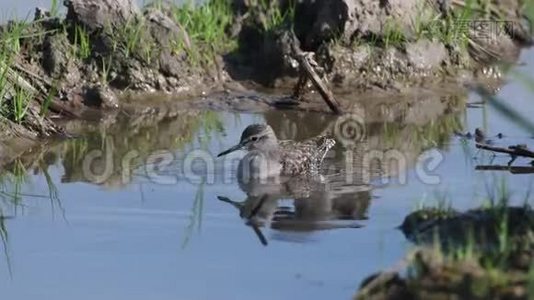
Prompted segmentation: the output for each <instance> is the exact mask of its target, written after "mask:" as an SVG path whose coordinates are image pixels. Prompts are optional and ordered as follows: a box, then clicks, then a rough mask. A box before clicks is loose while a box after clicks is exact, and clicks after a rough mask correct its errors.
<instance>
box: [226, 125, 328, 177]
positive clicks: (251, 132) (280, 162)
mask: <svg viewBox="0 0 534 300" xmlns="http://www.w3.org/2000/svg"><path fill="white" fill-rule="evenodd" d="M334 144H335V141H334V140H333V139H331V138H328V137H325V136H317V137H314V138H311V139H308V140H305V141H303V142H295V141H291V140H280V141H279V140H278V139H277V138H276V135H275V134H274V131H273V129H272V128H271V126H269V125H266V124H252V125H249V126H248V127H247V128H246V129H245V130H244V131H243V133H242V134H241V140H240V141H239V144H237V145H235V146H233V147H231V148H230V149H228V150H226V151H223V152H221V153H219V155H217V157H220V156H223V155H226V154H228V153H231V152H234V151H236V150H241V149H243V150H246V151H247V152H248V153H247V154H246V155H245V156H244V157H243V159H241V161H240V162H239V168H238V177H239V178H251V179H257V178H268V177H273V176H278V175H282V176H296V175H304V174H310V173H314V172H317V171H318V170H319V168H320V166H321V164H322V161H323V160H324V158H325V156H326V154H327V152H328V151H329V150H330V148H332V147H333V146H334ZM247 176H248V177H247Z"/></svg>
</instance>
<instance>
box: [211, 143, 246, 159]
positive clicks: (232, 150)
mask: <svg viewBox="0 0 534 300" xmlns="http://www.w3.org/2000/svg"><path fill="white" fill-rule="evenodd" d="M243 146H244V145H243V144H237V145H235V146H233V147H232V148H230V149H228V150H225V151H223V152H221V153H219V154H218V155H217V157H221V156H223V155H226V154H228V153H231V152H234V151H237V150H241V149H242V148H243Z"/></svg>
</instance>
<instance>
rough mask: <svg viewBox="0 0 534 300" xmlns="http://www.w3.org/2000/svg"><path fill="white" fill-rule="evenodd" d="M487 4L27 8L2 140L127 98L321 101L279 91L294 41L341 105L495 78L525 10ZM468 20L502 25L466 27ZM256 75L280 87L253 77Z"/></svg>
mask: <svg viewBox="0 0 534 300" xmlns="http://www.w3.org/2000/svg"><path fill="white" fill-rule="evenodd" d="M483 3H485V2H484V1H480V2H478V1H472V3H471V2H470V3H469V4H466V3H464V2H462V1H452V2H443V3H441V2H439V3H438V2H436V3H434V2H427V1H416V0H412V1H386V2H380V3H378V2H375V1H367V0H365V1H363V0H352V1H346V0H345V1H334V2H332V3H330V2H328V4H326V3H318V2H316V1H299V2H293V1H266V2H262V1H260V2H249V1H217V0H212V1H208V2H206V3H205V4H204V5H201V6H197V7H192V6H181V7H177V6H174V5H172V4H166V3H165V2H163V3H159V4H151V5H147V6H146V7H142V8H140V7H137V6H136V5H135V3H134V1H131V0H120V1H112V0H106V1H81V0H70V1H66V2H65V6H66V8H67V13H66V15H65V16H60V15H57V14H56V13H55V12H48V11H46V10H44V9H36V11H35V17H34V20H33V21H32V22H30V23H23V22H17V21H13V22H9V23H7V24H5V25H3V26H1V27H0V29H1V30H0V38H1V40H2V42H3V43H2V49H1V51H0V70H1V71H2V76H0V85H1V91H2V92H1V93H0V99H2V102H1V103H2V106H3V108H5V109H4V110H2V111H5V113H3V117H2V120H3V121H2V122H3V123H4V124H5V125H2V126H3V128H8V129H9V130H2V133H0V140H5V139H6V138H12V137H21V136H22V137H26V138H27V139H29V140H35V139H39V138H41V137H46V136H57V135H60V136H61V135H63V136H65V135H67V136H68V133H67V132H65V130H64V128H62V127H61V126H58V125H57V123H56V122H55V121H54V120H55V119H57V118H65V117H67V118H82V119H84V118H87V116H94V115H98V114H100V113H102V112H111V114H107V117H106V118H105V119H106V120H107V121H108V122H113V117H110V116H114V115H117V114H120V113H122V112H124V111H125V108H126V107H131V104H132V103H135V106H136V109H135V110H133V113H135V114H152V113H155V114H160V113H161V112H162V110H163V111H164V112H168V111H172V109H176V107H178V108H179V109H183V108H202V109H203V108H210V109H229V110H238V111H256V110H258V109H260V110H262V109H266V108H267V109H272V108H273V107H275V108H279V105H278V104H279V103H280V100H283V101H282V102H284V101H285V102H288V103H289V106H285V107H284V108H290V109H295V108H296V109H302V110H312V111H328V108H327V107H326V106H325V105H324V103H322V102H321V101H320V98H319V97H317V95H315V94H309V93H308V94H305V92H306V90H307V87H306V86H304V87H303V89H302V93H301V94H302V95H298V96H299V97H298V98H299V101H298V102H296V101H294V99H293V98H290V97H289V98H288V97H286V96H279V95H280V93H281V94H285V95H290V94H291V90H290V88H292V87H293V86H294V84H295V83H296V82H297V81H298V80H299V78H303V76H304V77H306V76H307V75H306V74H303V72H302V69H301V66H299V61H300V60H298V57H296V56H298V55H297V54H296V53H295V49H294V47H292V45H295V44H296V47H298V48H299V51H304V52H302V53H304V54H300V55H305V56H306V59H308V61H309V62H310V64H311V66H312V68H313V69H314V72H316V73H317V76H319V77H321V79H322V80H323V81H324V83H325V85H326V86H327V88H328V89H331V90H332V91H333V92H334V93H336V94H337V95H342V96H338V97H339V98H340V99H341V100H340V103H341V106H342V111H345V112H347V111H350V110H351V109H352V106H353V103H354V101H355V100H354V99H355V98H356V99H361V98H365V97H366V96H365V94H367V95H369V97H370V98H371V97H376V96H377V95H391V94H392V93H394V94H395V93H397V94H398V93H399V92H400V93H403V94H409V93H411V94H417V93H419V92H420V91H421V89H419V88H420V87H421V86H424V87H425V88H435V87H436V86H440V85H443V84H444V83H443V82H444V81H445V82H447V85H450V84H452V85H453V86H455V87H457V86H458V84H464V83H465V82H470V81H472V80H473V79H475V78H477V76H476V74H482V75H483V76H482V77H483V78H485V79H487V78H493V79H495V78H497V79H499V78H500V74H501V71H502V70H497V69H496V66H497V65H498V66H501V68H502V64H501V63H503V62H504V63H513V62H515V60H516V59H517V54H518V53H519V51H520V49H521V47H523V46H525V45H529V44H530V43H531V37H532V35H531V28H530V22H527V21H526V20H527V16H524V15H523V14H522V11H523V8H524V6H525V5H526V3H523V2H522V1H506V2H501V1H499V2H495V3H491V4H488V5H487V6H483V5H482V4H483ZM94 7H99V9H98V10H95V9H94ZM482 8H484V9H482ZM473 20H487V22H486V23H484V22H483V24H482V25H484V24H486V25H488V24H490V25H495V24H497V25H499V26H489V27H488V26H467V27H466V26H465V22H468V24H469V25H473V22H474V21H473ZM502 20H506V22H503V21H502ZM460 25H462V26H460ZM478 25H480V24H478ZM293 32H294V34H295V35H293ZM293 36H296V38H297V39H296V40H295V39H293V38H292V37H293ZM481 36H484V37H485V38H483V39H481V38H480V37H481ZM488 37H489V38H488ZM308 75H309V74H308ZM451 79H453V80H451ZM458 81H459V82H458ZM451 82H452V83H451ZM497 84H499V82H497ZM259 87H284V88H287V89H283V90H278V91H277V93H278V95H263V94H258V93H256V92H255V91H254V90H251V89H249V88H259ZM221 91H222V92H221ZM224 91H226V92H224ZM236 91H237V92H236ZM271 92H272V91H271ZM154 93H158V94H167V95H173V97H176V98H181V99H187V101H183V100H180V101H176V102H177V103H176V104H169V102H167V104H164V106H167V105H168V106H170V107H171V108H163V109H162V105H161V103H160V102H159V101H158V100H155V101H153V100H152V99H153V98H154V97H153V96H149V97H146V96H145V97H139V95H153V94H154ZM221 93H222V94H223V96H220V95H221ZM210 94H213V95H215V97H208V98H206V97H203V95H210ZM243 95H244V96H243ZM25 99H31V100H25ZM141 99H143V100H141ZM147 99H150V100H149V101H147ZM206 99H208V100H207V101H206ZM215 99H221V100H222V101H216V100H215ZM250 99H253V100H255V101H248V100H250ZM286 100H288V101H286ZM184 102H187V103H184ZM129 113H132V111H131V110H130V111H129ZM3 153H7V152H6V151H3ZM3 155H6V154H3Z"/></svg>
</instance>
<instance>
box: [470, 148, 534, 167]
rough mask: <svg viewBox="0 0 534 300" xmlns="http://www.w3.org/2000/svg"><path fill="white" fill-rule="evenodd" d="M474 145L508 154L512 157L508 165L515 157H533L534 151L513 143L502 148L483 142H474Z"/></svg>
mask: <svg viewBox="0 0 534 300" xmlns="http://www.w3.org/2000/svg"><path fill="white" fill-rule="evenodd" d="M475 146H476V147H477V148H478V149H483V150H488V151H492V152H497V153H506V154H509V155H510V156H511V158H512V159H511V160H510V161H509V162H508V166H510V165H511V164H512V163H513V162H514V161H515V159H516V158H517V157H528V158H534V152H533V151H531V150H529V149H528V148H527V147H526V145H515V146H509V147H508V148H502V147H496V146H491V145H488V144H483V143H476V145H475Z"/></svg>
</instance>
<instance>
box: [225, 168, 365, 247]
mask: <svg viewBox="0 0 534 300" xmlns="http://www.w3.org/2000/svg"><path fill="white" fill-rule="evenodd" d="M239 183H240V184H239V185H240V188H241V189H242V190H243V191H244V192H245V193H246V194H247V197H246V199H245V200H244V201H242V202H239V201H233V200H231V199H229V198H227V197H223V196H219V197H218V199H219V200H220V201H223V202H226V203H229V204H231V205H232V206H234V207H235V208H237V209H238V210H239V215H240V216H241V218H243V219H244V220H245V224H246V225H248V226H250V227H251V228H252V229H253V230H254V232H255V233H256V235H257V236H258V238H259V240H260V242H261V243H262V244H263V245H267V244H268V240H267V238H266V237H265V235H264V234H263V232H262V228H266V227H270V228H271V229H273V230H276V234H274V235H273V238H276V239H281V240H286V241H288V240H289V241H298V239H297V240H296V239H295V237H296V236H298V235H294V234H292V233H301V234H302V233H304V234H310V233H312V232H315V231H321V230H330V229H342V228H360V227H362V225H361V224H360V223H359V222H358V221H361V220H365V219H366V214H367V209H368V207H369V204H370V200H371V193H370V191H371V188H370V187H369V186H366V185H361V186H355V185H345V184H343V181H342V180H341V178H339V176H336V175H332V176H321V175H315V176H298V177H293V178H289V179H287V180H285V181H281V182H280V183H276V184H275V183H271V184H269V183H265V182H259V181H248V182H246V183H245V182H242V181H240V182H239ZM288 203H289V205H287V204H288Z"/></svg>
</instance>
